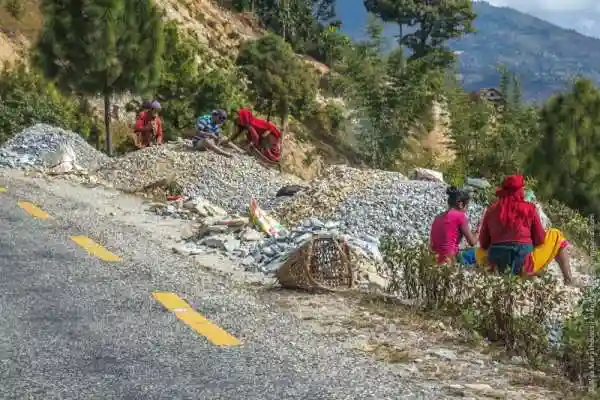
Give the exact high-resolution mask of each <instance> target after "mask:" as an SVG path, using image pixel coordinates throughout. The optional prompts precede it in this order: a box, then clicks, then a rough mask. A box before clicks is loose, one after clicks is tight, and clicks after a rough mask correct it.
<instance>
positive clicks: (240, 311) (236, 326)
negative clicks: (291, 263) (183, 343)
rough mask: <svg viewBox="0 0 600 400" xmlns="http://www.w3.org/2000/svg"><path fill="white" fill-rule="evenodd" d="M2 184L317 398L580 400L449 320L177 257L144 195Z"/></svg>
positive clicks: (10, 175) (171, 226) (19, 178)
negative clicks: (113, 254) (275, 284)
mask: <svg viewBox="0 0 600 400" xmlns="http://www.w3.org/2000/svg"><path fill="white" fill-rule="evenodd" d="M0 185H2V186H5V187H8V188H10V191H11V193H16V194H17V195H18V196H20V198H22V199H26V200H29V201H33V202H36V203H38V204H40V205H42V206H43V207H44V209H46V210H47V211H48V212H50V213H52V214H53V215H55V216H56V218H57V219H58V220H59V221H60V222H61V223H64V224H68V225H69V226H72V227H74V228H76V229H78V230H80V231H82V232H87V233H88V234H89V235H90V236H91V237H93V238H94V239H96V240H98V241H100V242H102V243H103V244H105V245H106V247H108V248H109V249H114V250H115V251H118V253H119V254H121V255H123V257H125V258H127V259H129V260H132V262H131V264H130V265H129V264H128V266H127V269H126V270H124V271H122V273H121V279H122V280H123V282H122V283H126V282H127V280H128V276H129V277H134V276H135V277H136V278H138V277H140V276H142V277H147V279H150V280H152V281H154V282H158V283H159V284H160V285H162V286H163V289H167V290H172V291H175V292H178V293H179V294H180V295H181V296H182V297H184V298H186V300H188V301H189V302H190V303H191V304H193V305H201V307H202V310H203V311H204V312H206V313H207V314H208V315H209V317H210V318H212V319H213V320H215V321H216V322H217V323H219V324H221V326H224V327H226V328H227V329H228V330H229V331H230V332H232V333H233V334H235V335H236V336H237V337H239V338H241V339H242V341H243V342H245V343H248V344H249V346H251V347H252V348H253V349H256V350H260V351H261V352H264V354H267V355H268V356H267V357H266V358H265V361H264V362H265V363H273V364H280V365H282V366H283V365H284V366H285V368H288V369H290V370H291V371H294V373H295V374H297V379H309V380H311V381H312V382H313V385H315V387H327V388H328V389H327V390H326V391H323V390H321V391H318V390H317V391H313V394H315V395H316V394H317V393H321V394H324V393H326V395H325V397H318V396H317V397H314V396H311V397H310V398H327V399H333V398H345V399H355V398H372V399H388V398H389V399H398V398H407V399H408V398H427V399H429V398H431V399H441V398H481V399H483V398H507V399H542V398H544V399H554V398H556V399H559V398H561V399H564V398H570V395H569V394H568V393H565V390H567V391H568V390H569V386H568V385H566V384H564V385H563V384H562V380H560V379H558V378H556V377H552V376H549V375H546V374H544V373H542V372H535V371H531V370H529V369H527V368H525V367H523V366H522V365H520V360H518V359H506V358H505V357H502V356H501V355H500V353H497V352H495V351H494V350H493V349H492V348H491V347H489V346H485V345H481V343H473V342H471V341H469V340H466V339H465V338H464V337H463V335H462V334H461V333H460V332H456V331H453V330H452V329H451V328H449V327H448V326H447V325H445V324H444V323H442V322H439V321H430V320H426V319H423V318H421V317H420V316H417V315H414V314H412V313H411V312H409V311H407V310H405V309H403V308H398V307H395V308H390V307H387V306H385V305H383V304H379V303H377V301H373V300H372V299H371V298H369V297H368V296H365V295H356V296H333V295H327V296H314V295H307V294H301V293H294V292H287V291H278V290H273V289H272V288H271V287H270V283H271V282H270V281H269V280H268V279H267V278H265V277H264V275H262V274H252V273H248V272H244V271H243V270H242V269H240V268H238V267H236V266H234V265H232V264H231V262H230V261H229V260H227V259H225V258H224V257H220V256H217V255H214V256H212V255H202V256H195V257H193V258H190V257H182V256H179V255H177V254H173V252H172V251H171V248H172V246H173V245H174V244H175V242H176V241H177V240H178V239H179V238H180V237H181V235H182V234H184V233H185V231H186V229H189V226H187V223H186V222H185V221H182V220H169V219H164V218H161V217H159V216H155V215H150V214H148V213H145V212H144V211H143V210H144V200H142V199H141V198H138V197H134V196H128V195H124V194H122V193H120V192H117V191H112V190H107V189H105V188H101V187H95V188H89V187H84V186H81V185H77V184H74V183H72V182H69V181H67V180H64V179H60V178H39V177H37V178H36V177H31V176H26V174H24V173H23V172H22V171H17V170H0ZM573 396H575V397H572V398H581V397H580V396H579V397H578V396H577V395H573ZM286 398H307V397H302V396H301V395H298V394H297V393H296V394H293V393H290V396H289V397H286Z"/></svg>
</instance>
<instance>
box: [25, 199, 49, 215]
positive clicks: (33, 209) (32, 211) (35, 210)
mask: <svg viewBox="0 0 600 400" xmlns="http://www.w3.org/2000/svg"><path fill="white" fill-rule="evenodd" d="M19 207H21V208H22V209H23V210H24V211H25V212H26V213H27V214H29V215H31V216H32V217H35V218H40V219H48V218H51V217H50V214H48V213H47V212H45V211H44V210H42V209H41V208H39V207H38V206H36V205H34V204H32V203H30V202H28V201H19Z"/></svg>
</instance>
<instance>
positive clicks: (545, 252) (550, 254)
mask: <svg viewBox="0 0 600 400" xmlns="http://www.w3.org/2000/svg"><path fill="white" fill-rule="evenodd" d="M524 188H525V180H524V178H523V176H521V175H513V176H508V177H506V178H505V179H504V182H503V183H502V187H500V188H498V189H497V190H496V197H497V200H496V202H495V203H494V204H492V205H491V206H490V207H488V209H487V210H486V212H485V215H484V217H483V220H482V222H481V230H480V232H479V244H480V246H481V247H480V248H479V249H478V250H477V252H476V258H477V264H478V265H481V266H490V267H491V268H492V270H496V271H499V272H505V271H506V272H508V271H510V272H511V273H513V274H515V275H520V276H533V275H538V274H539V273H541V272H542V271H543V270H544V269H545V268H546V267H547V266H548V264H550V262H552V260H553V259H555V260H556V261H557V263H558V265H559V266H560V269H561V272H562V274H563V278H564V281H565V284H571V283H572V276H571V266H570V259H569V255H568V253H567V251H566V249H567V247H568V245H569V242H568V241H567V240H566V238H565V236H564V234H563V233H562V232H561V231H559V230H558V229H553V228H551V229H548V230H547V231H544V227H543V226H542V221H541V219H540V216H539V214H538V212H537V209H536V207H535V204H533V203H530V202H527V201H525V192H524Z"/></svg>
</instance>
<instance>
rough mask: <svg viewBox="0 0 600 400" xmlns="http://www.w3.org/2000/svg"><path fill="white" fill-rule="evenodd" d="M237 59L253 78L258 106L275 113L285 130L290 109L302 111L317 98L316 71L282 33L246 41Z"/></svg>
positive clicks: (244, 70)
mask: <svg viewBox="0 0 600 400" xmlns="http://www.w3.org/2000/svg"><path fill="white" fill-rule="evenodd" d="M236 63H237V64H238V65H239V66H240V68H241V70H242V71H243V72H244V73H245V74H246V76H247V77H248V80H249V81H250V89H251V91H252V92H253V94H254V97H255V98H256V100H257V102H256V105H257V108H258V109H259V110H260V111H262V112H264V113H266V114H268V115H271V113H276V114H277V115H278V116H279V117H280V118H281V121H282V125H283V130H284V131H285V130H286V127H287V122H288V116H289V115H290V113H292V112H293V113H294V114H296V115H299V114H301V113H302V112H303V111H304V110H306V109H307V108H308V106H309V105H310V104H311V103H312V101H313V100H314V98H315V94H316V90H317V77H316V75H315V74H313V73H312V72H311V71H310V70H309V69H307V67H306V65H304V63H303V62H302V61H301V60H300V59H298V58H297V56H296V54H294V52H293V50H292V48H291V46H290V45H289V44H288V43H286V42H285V41H283V39H282V38H281V37H279V36H276V35H270V34H269V35H266V36H264V37H262V38H260V39H258V40H253V41H248V42H246V43H244V44H243V45H242V47H241V48H240V52H239V54H238V57H237V60H236Z"/></svg>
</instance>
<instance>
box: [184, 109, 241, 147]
mask: <svg viewBox="0 0 600 400" xmlns="http://www.w3.org/2000/svg"><path fill="white" fill-rule="evenodd" d="M225 121H227V113H226V112H225V111H223V110H214V111H213V112H212V113H211V114H207V115H203V116H201V117H199V118H198V119H197V120H196V133H195V134H194V137H193V138H192V146H194V148H195V149H198V150H212V151H214V152H215V153H217V154H221V155H223V156H226V157H232V155H231V153H228V152H226V151H225V150H223V149H221V147H219V145H220V144H221V142H222V141H223V139H222V138H221V127H222V126H223V124H224V123H225Z"/></svg>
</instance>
